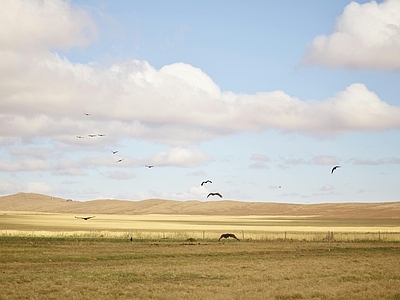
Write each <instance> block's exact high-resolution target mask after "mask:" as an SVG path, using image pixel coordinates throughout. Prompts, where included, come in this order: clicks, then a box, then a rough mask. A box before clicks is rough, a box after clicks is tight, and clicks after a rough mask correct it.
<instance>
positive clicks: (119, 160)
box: [116, 158, 125, 163]
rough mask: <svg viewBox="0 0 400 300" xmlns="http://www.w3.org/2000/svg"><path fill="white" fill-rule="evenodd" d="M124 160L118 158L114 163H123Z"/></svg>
mask: <svg viewBox="0 0 400 300" xmlns="http://www.w3.org/2000/svg"><path fill="white" fill-rule="evenodd" d="M124 159H125V158H120V159H118V160H117V161H116V163H120V162H121V161H123V160H124Z"/></svg>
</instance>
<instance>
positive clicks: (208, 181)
mask: <svg viewBox="0 0 400 300" xmlns="http://www.w3.org/2000/svg"><path fill="white" fill-rule="evenodd" d="M205 183H212V181H211V180H209V179H207V180H206V181H203V182H202V183H201V184H200V185H201V186H203V184H205Z"/></svg>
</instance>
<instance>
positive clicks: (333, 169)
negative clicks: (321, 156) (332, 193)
mask: <svg viewBox="0 0 400 300" xmlns="http://www.w3.org/2000/svg"><path fill="white" fill-rule="evenodd" d="M337 168H340V166H334V167H333V168H332V171H331V174H333V171H335V170H336V169H337Z"/></svg>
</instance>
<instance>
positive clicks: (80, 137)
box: [76, 135, 85, 139]
mask: <svg viewBox="0 0 400 300" xmlns="http://www.w3.org/2000/svg"><path fill="white" fill-rule="evenodd" d="M76 137H77V138H78V139H84V138H85V137H83V136H80V135H77V136H76Z"/></svg>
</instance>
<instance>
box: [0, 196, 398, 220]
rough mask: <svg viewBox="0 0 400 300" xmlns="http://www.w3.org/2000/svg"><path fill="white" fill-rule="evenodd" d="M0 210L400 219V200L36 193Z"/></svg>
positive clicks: (3, 201) (6, 201) (0, 204)
mask: <svg viewBox="0 0 400 300" xmlns="http://www.w3.org/2000/svg"><path fill="white" fill-rule="evenodd" d="M0 211H26V212H45V213H75V214H78V213H79V214H121V215H143V214H169V215H230V216H246V215H259V216H263V215H265V216H314V217H321V218H400V201H397V202H375V203H353V202H352V203H323V204H289V203H272V202H242V201H233V200H219V201H206V202H202V201H198V200H187V201H177V200H164V199H146V200H138V201H131V200H115V199H103V200H90V201H73V200H71V199H63V198H57V197H52V196H49V195H42V194H34V193H18V194H13V195H7V196H2V197H0Z"/></svg>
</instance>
